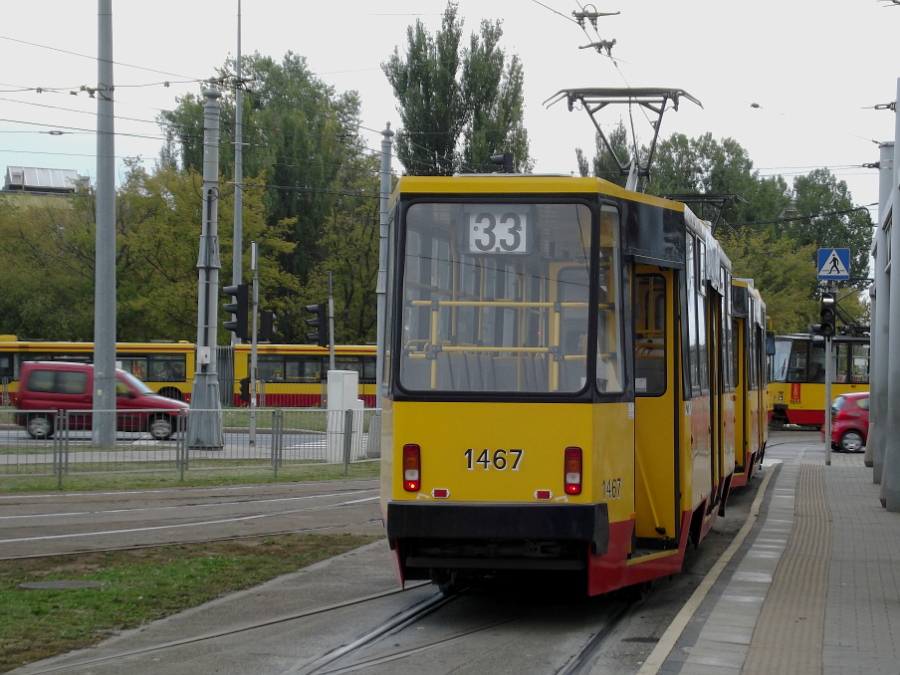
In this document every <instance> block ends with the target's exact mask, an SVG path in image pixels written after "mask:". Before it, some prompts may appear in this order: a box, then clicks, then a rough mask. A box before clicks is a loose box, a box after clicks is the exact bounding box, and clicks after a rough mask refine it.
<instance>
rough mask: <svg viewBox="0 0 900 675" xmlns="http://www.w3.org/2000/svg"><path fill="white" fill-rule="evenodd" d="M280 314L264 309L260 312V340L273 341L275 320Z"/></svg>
mask: <svg viewBox="0 0 900 675" xmlns="http://www.w3.org/2000/svg"><path fill="white" fill-rule="evenodd" d="M277 320H278V315H277V314H275V312H270V311H269V310H267V309H264V310H263V311H261V312H260V313H259V340H260V342H272V341H273V340H274V339H275V322H276V321H277Z"/></svg>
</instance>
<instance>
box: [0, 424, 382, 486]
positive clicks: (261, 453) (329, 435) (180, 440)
mask: <svg viewBox="0 0 900 675" xmlns="http://www.w3.org/2000/svg"><path fill="white" fill-rule="evenodd" d="M107 412H108V411H107ZM150 412H155V413H159V411H158V410H157V411H128V416H127V417H126V416H125V415H123V414H122V411H118V414H117V427H118V430H117V432H116V438H115V444H114V445H112V446H109V447H96V446H94V445H93V441H92V431H91V429H90V423H91V419H92V411H77V412H75V411H69V412H67V411H53V410H47V411H28V415H29V416H31V417H35V416H42V417H43V418H44V419H45V420H46V423H45V424H44V428H45V429H46V431H45V432H44V433H42V429H41V425H35V426H32V427H30V430H31V432H32V433H29V427H25V426H23V425H22V424H19V423H17V417H18V421H19V422H23V423H27V421H28V420H27V418H25V417H22V416H21V415H20V414H19V411H17V410H15V409H14V408H6V409H2V410H0V477H4V478H5V477H15V476H23V477H24V476H56V477H57V479H58V480H57V482H58V485H59V486H60V487H61V486H62V480H63V477H64V476H66V475H73V474H86V473H111V472H139V471H142V472H147V471H173V472H178V473H179V475H180V478H181V479H182V480H183V479H184V475H185V473H186V472H188V471H190V470H191V469H233V470H240V469H259V468H264V469H268V470H271V471H273V473H274V475H275V476H277V475H278V471H279V469H281V468H282V467H286V466H292V465H300V464H344V473H345V474H346V473H347V468H348V466H349V464H350V463H351V462H358V461H368V460H370V459H372V458H373V457H377V453H378V443H377V441H376V439H375V438H374V437H373V438H372V442H371V443H370V442H369V437H370V434H372V433H375V434H377V433H378V428H379V427H380V425H379V424H378V421H379V415H378V413H379V412H380V411H378V410H376V409H372V408H359V409H354V410H332V411H329V410H325V409H320V408H257V409H256V410H255V411H251V410H250V409H249V408H234V409H223V410H221V411H217V410H184V411H180V412H177V413H174V414H173V415H172V418H171V419H172V422H173V424H172V431H173V433H172V435H171V436H170V437H168V438H165V439H161V440H160V439H159V438H154V436H153V435H152V434H151V433H150V431H148V430H147V424H146V419H143V421H142V418H141V414H143V413H150ZM101 414H102V413H101ZM191 415H197V416H198V419H199V417H202V418H203V419H204V420H205V421H207V422H208V421H209V419H213V420H221V434H219V433H215V434H214V436H215V441H216V444H215V445H208V444H195V445H194V446H193V447H192V446H191V445H190V443H191V441H190V440H189V436H190V434H188V433H186V431H187V430H188V428H189V426H188V425H189V424H190V416H191ZM251 415H255V420H254V423H253V424H252V425H251ZM34 432H37V433H34ZM156 435H157V437H158V436H160V435H164V434H160V432H159V431H158V430H157V432H156ZM35 436H37V437H35ZM220 440H221V445H219V441H220ZM370 453H371V454H372V456H370Z"/></svg>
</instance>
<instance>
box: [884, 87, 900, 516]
mask: <svg viewBox="0 0 900 675" xmlns="http://www.w3.org/2000/svg"><path fill="white" fill-rule="evenodd" d="M897 105H898V108H896V110H900V79H898V80H897ZM894 115H895V116H894V168H895V170H896V168H897V167H898V166H900V156H898V154H900V142H898V141H900V112H895V113H894ZM893 187H894V204H893V212H894V213H895V214H900V189H898V187H897V174H896V173H895V174H894V180H893ZM890 236H891V239H890V242H891V246H890V250H891V260H892V261H893V254H894V253H900V227H891V235H890ZM889 285H890V289H891V299H890V304H891V306H890V309H889V310H888V340H889V343H888V362H887V371H888V391H887V394H888V402H887V411H888V414H887V417H886V418H885V420H884V422H885V426H884V427H883V428H884V429H885V431H887V430H892V431H893V430H896V429H900V274H898V273H897V272H896V270H894V269H893V265H891V273H890V284H889ZM883 307H884V305H882V308H883ZM898 445H900V439H898V436H897V434H896V433H892V434H890V435H889V437H888V439H887V445H886V446H885V456H884V471H883V473H882V484H881V485H882V489H883V493H884V505H885V506H886V507H887V510H888V511H900V449H898Z"/></svg>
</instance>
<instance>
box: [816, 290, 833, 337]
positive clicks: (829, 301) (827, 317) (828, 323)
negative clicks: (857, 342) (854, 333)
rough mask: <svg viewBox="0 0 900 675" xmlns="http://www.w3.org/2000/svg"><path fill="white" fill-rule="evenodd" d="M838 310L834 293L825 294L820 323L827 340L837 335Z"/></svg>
mask: <svg viewBox="0 0 900 675" xmlns="http://www.w3.org/2000/svg"><path fill="white" fill-rule="evenodd" d="M836 310H837V307H836V306H835V298H834V293H823V294H822V308H821V309H820V310H819V323H820V326H821V327H820V330H821V333H822V335H824V336H825V337H827V338H830V337H832V336H834V333H835V324H834V321H835V312H836Z"/></svg>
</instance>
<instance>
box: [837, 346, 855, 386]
mask: <svg viewBox="0 0 900 675" xmlns="http://www.w3.org/2000/svg"><path fill="white" fill-rule="evenodd" d="M834 347H835V348H836V349H835V352H837V361H836V362H835V370H834V381H835V382H839V383H842V382H849V381H850V377H851V375H850V373H849V372H848V371H849V370H850V345H849V344H847V343H846V342H838V343H837V344H836V345H834Z"/></svg>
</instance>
